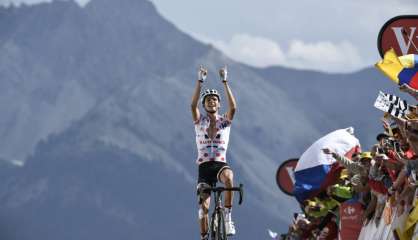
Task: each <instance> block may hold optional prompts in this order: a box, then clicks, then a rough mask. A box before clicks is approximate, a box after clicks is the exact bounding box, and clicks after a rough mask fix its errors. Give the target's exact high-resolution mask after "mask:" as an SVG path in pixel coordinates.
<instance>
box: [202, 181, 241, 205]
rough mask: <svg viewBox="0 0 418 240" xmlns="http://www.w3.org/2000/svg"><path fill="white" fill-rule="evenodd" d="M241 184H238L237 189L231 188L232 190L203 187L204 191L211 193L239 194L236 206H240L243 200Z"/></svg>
mask: <svg viewBox="0 0 418 240" xmlns="http://www.w3.org/2000/svg"><path fill="white" fill-rule="evenodd" d="M243 186H244V185H243V184H242V183H240V184H239V187H232V188H226V187H207V188H206V187H205V188H204V189H205V190H208V191H211V192H218V193H221V192H224V191H232V192H239V201H238V204H239V205H241V204H242V200H243V196H244V189H243Z"/></svg>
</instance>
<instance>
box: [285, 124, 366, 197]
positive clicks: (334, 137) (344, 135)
mask: <svg viewBox="0 0 418 240" xmlns="http://www.w3.org/2000/svg"><path fill="white" fill-rule="evenodd" d="M323 148H329V149H331V150H332V151H334V152H336V153H338V154H339V155H342V156H347V157H349V158H351V155H352V154H353V153H354V152H359V151H360V143H359V140H358V139H357V138H356V137H355V136H354V129H353V128H351V127H350V128H347V129H339V130H336V131H333V132H331V133H329V134H327V135H325V136H324V137H322V138H320V139H319V140H317V141H316V142H315V143H314V144H312V145H311V146H310V147H309V148H308V149H307V150H306V151H305V152H304V153H303V154H302V156H301V157H300V158H299V161H298V164H297V165H296V168H295V180H296V182H295V187H294V190H293V194H294V196H295V197H296V199H297V200H298V201H299V202H300V203H303V201H305V200H306V199H309V198H312V197H314V196H316V195H317V194H318V193H319V192H321V191H323V190H324V189H325V188H326V187H328V186H330V185H332V184H333V183H335V181H336V180H337V179H338V177H339V173H340V171H341V170H342V168H341V167H340V166H339V164H338V163H337V162H336V160H335V159H334V158H333V157H332V156H331V155H328V154H324V153H323V152H322V149H323Z"/></svg>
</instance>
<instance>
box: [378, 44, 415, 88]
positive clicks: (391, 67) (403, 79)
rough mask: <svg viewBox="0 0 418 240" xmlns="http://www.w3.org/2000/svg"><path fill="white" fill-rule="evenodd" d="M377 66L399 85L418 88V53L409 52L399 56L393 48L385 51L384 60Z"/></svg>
mask: <svg viewBox="0 0 418 240" xmlns="http://www.w3.org/2000/svg"><path fill="white" fill-rule="evenodd" d="M375 66H376V68H378V69H379V70H380V71H381V72H382V73H383V74H385V75H386V76H387V77H388V78H390V79H391V80H392V81H394V82H395V83H397V84H398V85H403V84H407V85H409V86H410V87H412V88H414V89H418V55H415V54H408V55H404V56H400V57H398V56H397V55H396V53H395V50H394V49H393V48H391V49H389V50H388V51H387V52H386V53H385V55H384V56H383V60H381V61H379V62H378V63H376V65H375Z"/></svg>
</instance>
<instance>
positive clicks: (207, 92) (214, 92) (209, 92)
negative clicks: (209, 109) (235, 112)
mask: <svg viewBox="0 0 418 240" xmlns="http://www.w3.org/2000/svg"><path fill="white" fill-rule="evenodd" d="M210 95H215V96H216V97H217V98H218V101H221V96H220V95H219V93H218V91H217V90H216V89H206V90H205V91H203V92H202V94H201V95H200V100H201V102H202V104H203V105H204V104H205V98H206V97H207V96H210Z"/></svg>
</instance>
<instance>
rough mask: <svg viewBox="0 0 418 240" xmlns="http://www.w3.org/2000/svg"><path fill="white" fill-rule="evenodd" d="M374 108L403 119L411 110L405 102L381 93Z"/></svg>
mask: <svg viewBox="0 0 418 240" xmlns="http://www.w3.org/2000/svg"><path fill="white" fill-rule="evenodd" d="M374 107H375V108H377V109H379V110H382V111H383V112H387V113H389V114H390V115H392V116H394V117H396V118H404V117H405V115H407V114H409V113H411V109H412V106H410V105H408V103H407V102H406V101H405V100H402V99H401V98H399V97H397V96H395V95H392V94H387V93H384V92H382V91H379V95H378V96H377V99H376V101H375V102H374Z"/></svg>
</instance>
